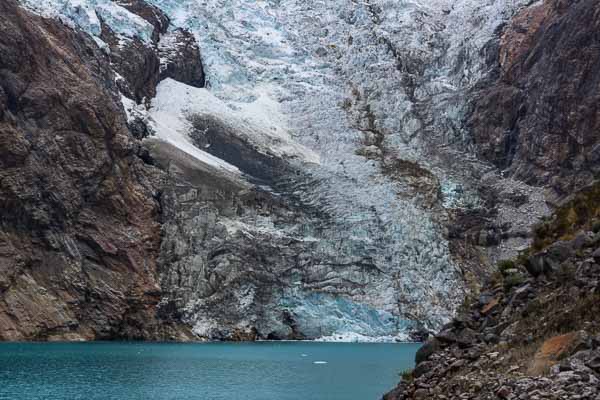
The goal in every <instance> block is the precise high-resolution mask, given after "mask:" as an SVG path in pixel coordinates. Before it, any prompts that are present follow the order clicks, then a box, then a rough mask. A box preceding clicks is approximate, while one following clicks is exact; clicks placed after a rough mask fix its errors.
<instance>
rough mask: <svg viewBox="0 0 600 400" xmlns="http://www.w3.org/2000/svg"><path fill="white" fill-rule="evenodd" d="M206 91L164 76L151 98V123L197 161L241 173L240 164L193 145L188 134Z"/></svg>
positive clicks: (159, 134)
mask: <svg viewBox="0 0 600 400" xmlns="http://www.w3.org/2000/svg"><path fill="white" fill-rule="evenodd" d="M205 93H208V92H207V91H205V90H204V89H197V88H193V87H191V86H187V85H184V84H182V83H179V82H176V81H174V80H172V79H166V80H164V81H163V82H161V83H160V85H159V86H158V88H157V91H156V97H155V98H154V99H153V100H152V105H151V107H150V110H149V116H150V118H151V120H150V121H151V122H150V125H151V127H152V128H153V130H154V132H155V134H156V137H157V138H159V139H161V140H164V141H165V142H167V143H170V144H172V145H173V146H175V147H177V148H178V149H180V150H182V151H184V152H185V153H187V154H189V155H190V156H192V157H194V158H195V159H197V160H198V161H200V162H202V163H204V164H207V165H210V166H213V167H216V168H220V169H224V170H227V171H230V172H235V173H239V172H240V171H239V170H238V169H237V167H235V166H233V165H231V164H229V163H227V162H225V161H223V160H221V159H220V158H217V157H214V156H212V155H211V154H209V153H207V152H205V151H202V150H200V149H199V148H197V147H196V146H194V145H193V143H192V142H191V139H190V137H189V135H188V132H189V130H190V129H191V125H190V122H189V116H190V113H191V112H192V110H196V107H197V106H198V105H200V104H201V101H202V100H200V99H203V98H204V97H205V96H204V94H205Z"/></svg>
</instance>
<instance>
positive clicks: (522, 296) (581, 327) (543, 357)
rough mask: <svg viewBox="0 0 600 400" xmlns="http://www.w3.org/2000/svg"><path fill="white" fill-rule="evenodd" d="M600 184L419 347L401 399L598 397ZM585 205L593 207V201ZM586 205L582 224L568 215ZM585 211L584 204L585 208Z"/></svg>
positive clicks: (398, 392)
mask: <svg viewBox="0 0 600 400" xmlns="http://www.w3.org/2000/svg"><path fill="white" fill-rule="evenodd" d="M599 188H600V186H599V185H598V184H597V183H596V184H595V185H593V186H591V187H587V188H585V189H584V190H583V191H582V192H581V193H580V194H578V195H576V196H574V198H571V199H569V201H567V202H566V204H564V205H563V206H562V207H560V208H559V209H558V212H557V213H556V215H555V216H554V217H553V218H552V219H550V220H548V221H546V222H545V223H544V224H543V225H540V226H539V227H538V228H537V234H536V235H537V236H536V241H535V242H534V244H533V245H532V247H531V248H530V249H529V250H528V251H527V252H526V253H524V254H522V255H521V257H520V258H519V259H518V260H517V261H514V262H513V261H503V262H502V263H500V264H499V270H498V271H497V273H496V274H495V276H494V279H493V280H492V281H491V282H490V283H489V284H488V286H486V287H485V288H484V289H483V290H482V292H481V293H480V295H479V296H478V297H477V298H474V299H471V300H469V301H467V302H466V304H465V307H464V309H463V311H462V312H460V313H459V314H458V316H457V317H456V318H455V319H454V320H453V321H452V323H450V324H448V325H447V326H446V327H444V328H443V329H442V330H441V331H440V332H438V333H437V334H436V335H435V336H434V337H433V338H431V339H429V340H428V341H427V342H426V343H425V344H424V346H423V347H422V348H421V349H420V350H419V351H418V353H417V356H416V361H417V365H416V367H415V369H414V370H413V371H412V372H407V373H405V375H404V379H403V381H402V382H401V383H400V385H399V386H398V388H396V389H395V390H394V391H392V392H391V393H389V394H388V395H386V396H384V399H386V400H395V399H398V400H400V399H448V398H461V399H462V398H464V399H536V398H537V399H545V398H546V399H596V398H597V396H599V395H600V392H599V390H598V388H599V387H600V385H599V383H600V365H599V364H598V361H600V321H599V320H598V315H599V314H598V313H599V312H600V308H599V307H600V302H599V300H600V286H599V283H600V223H599V220H598V212H599V211H600V210H599V208H598V205H599V204H600V202H598V200H599V198H598V193H599V192H598V190H599ZM584 205H585V206H584ZM575 209H577V210H582V209H584V210H586V211H585V214H586V215H585V216H584V218H582V219H581V220H579V221H569V222H570V223H569V224H568V229H567V230H565V228H564V227H565V221H564V217H565V215H566V214H569V213H571V215H572V214H573V212H574V210H575ZM579 212H581V211H579Z"/></svg>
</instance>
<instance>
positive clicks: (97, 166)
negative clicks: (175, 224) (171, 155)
mask: <svg viewBox="0 0 600 400" xmlns="http://www.w3.org/2000/svg"><path fill="white" fill-rule="evenodd" d="M111 82H114V76H112V72H111V70H110V68H109V65H108V60H107V58H106V56H105V55H104V54H103V53H102V52H101V51H100V50H99V49H98V47H97V45H96V44H95V43H94V42H93V41H92V40H91V39H90V38H89V37H86V36H84V35H82V34H80V33H78V32H75V31H73V30H71V29H70V28H67V27H65V26H64V25H62V24H61V23H60V22H58V21H55V20H46V19H42V18H40V17H37V16H33V15H32V14H30V13H28V12H27V11H25V10H24V9H22V8H20V7H18V6H17V5H16V3H15V2H14V1H13V0H5V1H2V2H0V164H1V168H0V221H1V224H0V275H1V276H2V278H0V340H31V339H35V340H50V339H70V340H73V339H109V338H129V339H142V338H144V339H165V338H170V337H171V335H175V336H176V335H179V333H180V332H184V331H182V330H179V329H178V328H177V327H175V326H173V325H170V324H168V323H167V324H164V325H162V326H160V322H159V318H158V317H157V312H156V307H157V303H158V302H159V300H160V293H161V291H160V286H159V284H158V281H157V276H156V265H155V260H156V258H157V252H158V248H159V244H160V229H159V228H160V226H159V223H158V217H159V207H158V203H157V201H156V200H155V197H156V191H155V189H154V188H153V185H152V180H153V179H156V177H157V176H158V175H157V174H159V173H158V171H156V170H154V169H152V168H150V167H148V166H146V165H144V164H143V163H142V161H141V160H140V159H139V158H137V157H136V155H135V149H136V147H137V146H138V145H137V144H136V142H135V141H133V139H132V138H131V136H130V133H129V131H128V129H127V126H126V122H125V116H124V113H123V110H122V107H121V106H120V104H119V102H118V96H117V95H116V93H117V92H116V88H115V87H114V84H112V83H111Z"/></svg>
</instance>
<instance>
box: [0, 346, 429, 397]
mask: <svg viewBox="0 0 600 400" xmlns="http://www.w3.org/2000/svg"><path fill="white" fill-rule="evenodd" d="M418 347H419V345H417V344H380V343H372V344H371V343H363V344H360V343H314V342H264V343H206V344H198V343H196V344H166V343H165V344H160V343H159V344H156V343H113V342H105V343H102V342H101V343H0V399H11V400H12V399H23V400H25V399H44V400H51V399H68V400H74V399H86V400H90V399H102V400H109V399H119V400H133V399H135V400H137V399H140V400H142V399H143V400H147V399H148V400H150V399H152V400H153V399H157V400H158V399H160V400H163V399H202V400H220V399H227V400H338V399H339V400H342V399H343V400H376V399H380V398H381V395H382V394H383V393H385V392H386V391H388V390H390V389H392V388H393V387H394V386H395V385H396V384H397V383H398V381H399V378H400V377H399V374H400V372H401V371H402V370H404V369H407V368H411V367H412V366H413V359H414V354H415V352H416V351H417V349H418Z"/></svg>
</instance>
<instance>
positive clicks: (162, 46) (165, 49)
mask: <svg viewBox="0 0 600 400" xmlns="http://www.w3.org/2000/svg"><path fill="white" fill-rule="evenodd" d="M158 56H159V58H160V79H161V80H162V79H165V78H172V79H175V80H176V81H179V82H183V83H186V84H188V85H190V86H194V87H198V88H200V87H204V69H203V67H202V60H201V58H200V49H199V48H198V43H196V39H195V38H194V35H192V34H191V33H190V32H189V31H187V30H184V29H181V28H178V29H175V30H174V31H172V32H169V33H168V34H166V35H163V36H162V37H161V38H160V42H159V43H158Z"/></svg>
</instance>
